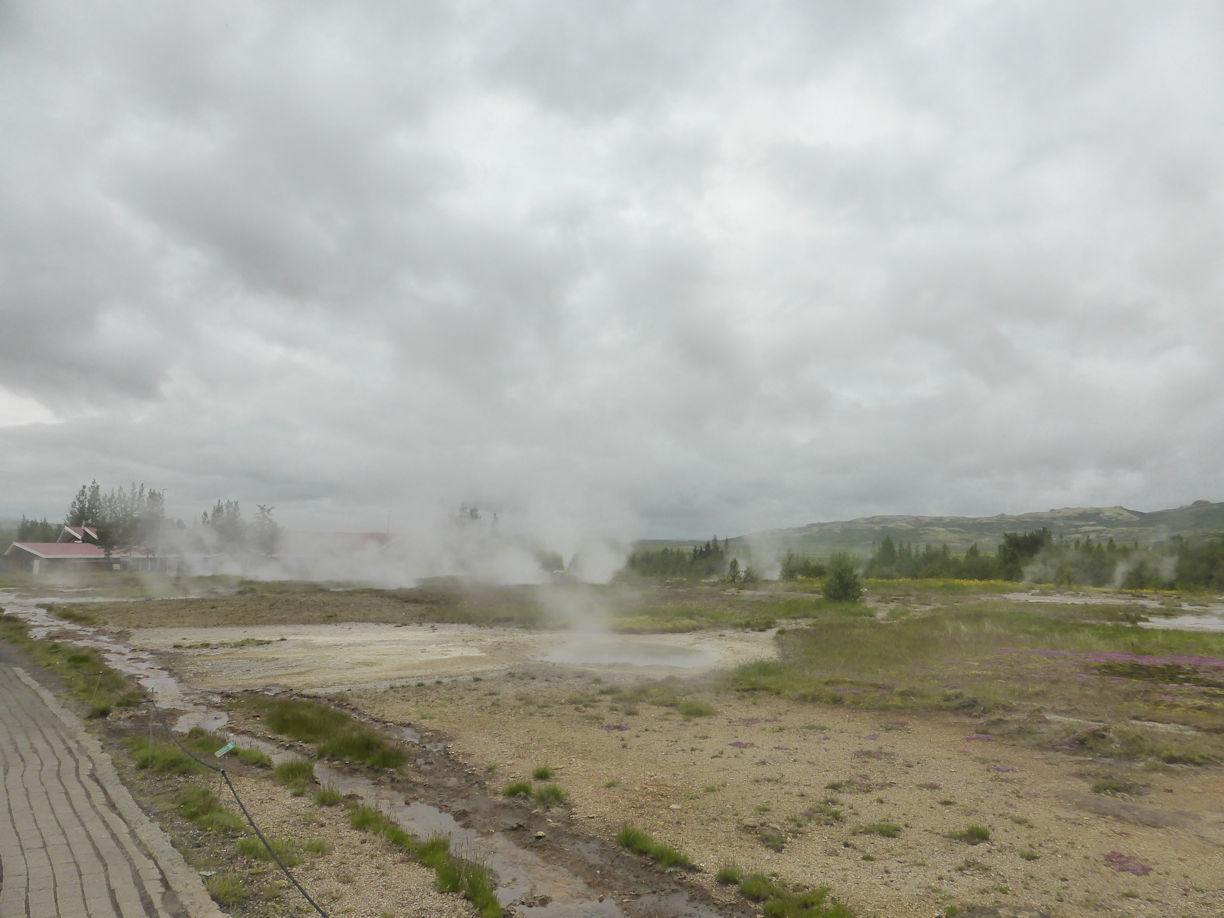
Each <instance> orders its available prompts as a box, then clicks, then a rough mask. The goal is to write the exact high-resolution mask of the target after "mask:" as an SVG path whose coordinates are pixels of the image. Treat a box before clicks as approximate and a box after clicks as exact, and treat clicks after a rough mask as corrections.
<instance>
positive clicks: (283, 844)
mask: <svg viewBox="0 0 1224 918" xmlns="http://www.w3.org/2000/svg"><path fill="white" fill-rule="evenodd" d="M267 838H268V844H267V845H265V844H264V843H263V842H262V841H260V840H259V839H258V838H255V837H254V836H247V837H246V838H240V839H238V841H237V842H235V843H234V848H235V850H236V851H237V852H238V853H239V854H241V855H242V856H243V857H249V858H251V859H253V860H257V861H270V860H272V855H273V854H275V855H276V858H277V859H278V860H279V861H280V862H281V863H282V864H284V865H285V866H286V867H296V866H297V865H298V864H300V863H302V849H301V847H300V846H299V845H298V844H297V843H296V842H294V841H293V840H292V839H288V838H275V837H267ZM269 847H271V849H272V850H271V851H269V850H268V848H269Z"/></svg>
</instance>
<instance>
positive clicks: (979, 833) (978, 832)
mask: <svg viewBox="0 0 1224 918" xmlns="http://www.w3.org/2000/svg"><path fill="white" fill-rule="evenodd" d="M948 838H954V839H956V840H957V841H963V842H964V843H965V844H967V845H980V844H981V843H982V842H987V841H990V830H989V829H988V828H986V827H985V826H980V825H978V824H977V823H972V824H970V825H969V827H968V828H965V829H958V830H957V831H955V832H949V833H948Z"/></svg>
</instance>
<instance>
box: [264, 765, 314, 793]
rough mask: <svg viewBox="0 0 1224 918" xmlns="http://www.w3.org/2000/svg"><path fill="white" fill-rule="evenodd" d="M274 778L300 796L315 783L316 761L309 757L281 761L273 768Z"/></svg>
mask: <svg viewBox="0 0 1224 918" xmlns="http://www.w3.org/2000/svg"><path fill="white" fill-rule="evenodd" d="M272 780H273V781H275V782H276V783H277V784H283V785H284V786H285V787H288V788H291V789H292V790H294V791H295V792H296V794H297V795H298V796H300V795H301V794H304V793H305V792H306V788H307V787H309V786H310V785H311V784H312V783H314V762H311V761H309V760H308V759H295V760H293V761H292V762H281V763H280V764H279V765H277V766H276V767H275V768H273V769H272Z"/></svg>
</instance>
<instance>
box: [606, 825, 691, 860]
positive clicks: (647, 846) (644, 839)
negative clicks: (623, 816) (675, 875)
mask: <svg viewBox="0 0 1224 918" xmlns="http://www.w3.org/2000/svg"><path fill="white" fill-rule="evenodd" d="M616 843H617V844H618V845H620V846H621V847H622V848H626V849H628V850H629V851H632V852H634V853H635V854H642V855H645V856H646V857H648V858H650V859H651V860H653V861H655V862H656V863H658V864H659V865H660V866H662V867H684V868H686V869H691V868H692V867H693V866H694V865H693V862H692V860H691V859H690V858H689V856H688V855H687V854H684V853H683V852H682V851H679V850H677V849H676V848H673V847H671V846H670V845H665V844H662V843H661V842H657V841H655V840H654V839H653V838H651V837H650V834H649V833H647V832H645V831H644V830H642V829H638V828H636V827H634V826H624V827H623V828H622V829H621V830H620V831H619V832H617V833H616Z"/></svg>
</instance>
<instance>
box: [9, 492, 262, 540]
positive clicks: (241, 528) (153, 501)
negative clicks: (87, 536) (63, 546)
mask: <svg viewBox="0 0 1224 918" xmlns="http://www.w3.org/2000/svg"><path fill="white" fill-rule="evenodd" d="M256 507H257V510H256V513H255V517H254V519H252V520H249V521H248V520H247V519H246V518H245V517H244V516H243V513H242V508H241V507H240V506H239V503H238V501H236V500H224V501H222V500H218V501H217V502H216V504H214V505H213V507H212V509H211V511H209V510H205V511H204V512H203V513H202V514H201V515H200V520H199V524H198V525H196V526H193V527H191V528H188V526H187V525H186V524H185V523H184V522H183V521H182V520H177V519H169V518H167V516H166V492H165V491H158V490H155V489H153V488H146V487H145V485H144V483H143V482H142V483H141V484H139V485H137V484H135V483H132V485H131V486H130V487H127V488H125V487H122V486H121V487H118V488H111V489H110V490H109V491H103V490H102V486H101V485H99V484H98V482H97V480H96V479H95V480H93V481H91V482H90V483H89V484H88V485H81V487H80V490H78V491H77V494H76V496H75V497H74V498H73V499H72V502H71V504H70V505H69V507H68V513H67V514H66V515H65V517H64V525H66V526H88V527H89V528H91V529H93V530H94V531H95V532H96V533H97V542H98V545H100V546H101V548H102V550H103V551H104V552H106V555H107V557H109V556H110V555H111V554H113V553H115V552H119V551H124V552H137V553H141V554H147V555H154V556H158V555H165V554H181V553H184V552H190V553H194V554H204V555H207V554H222V555H229V556H232V557H249V556H254V557H263V558H270V557H272V556H274V555H275V554H276V552H277V549H278V548H279V545H280V540H281V535H282V530H281V527H280V525H279V524H278V523H277V522H276V521H275V520H274V519H273V518H272V511H273V510H274V509H275V508H273V507H269V506H265V505H264V504H257V505H256ZM47 528H48V527H47V524H46V520H43V521H42V523H41V530H40V532H39V534H40V535H43V536H45V537H47V540H52V539H54V538H56V536H58V534H59V527H58V526H56V527H51V528H53V529H54V530H55V531H54V532H53V533H49V532H47V531H46V530H47ZM19 541H20V539H19ZM29 541H34V540H33V539H29Z"/></svg>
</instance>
